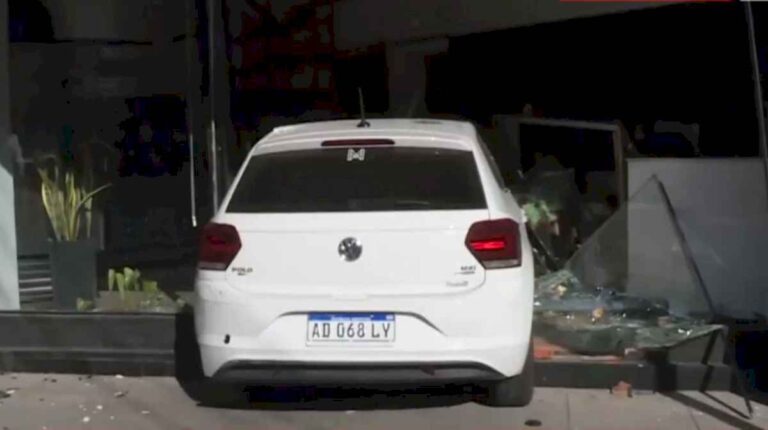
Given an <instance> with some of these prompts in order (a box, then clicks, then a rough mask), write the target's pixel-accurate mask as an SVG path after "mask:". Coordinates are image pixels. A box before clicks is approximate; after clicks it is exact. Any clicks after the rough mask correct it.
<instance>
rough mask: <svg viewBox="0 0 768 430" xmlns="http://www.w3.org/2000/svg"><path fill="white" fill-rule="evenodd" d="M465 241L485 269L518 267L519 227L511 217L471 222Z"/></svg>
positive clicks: (520, 255) (520, 256)
mask: <svg viewBox="0 0 768 430" xmlns="http://www.w3.org/2000/svg"><path fill="white" fill-rule="evenodd" d="M465 243H466V245H467V248H468V249H469V252H471V253H472V255H474V256H475V258H476V259H477V261H479V262H480V264H482V265H483V267H485V268H486V269H501V268H505V267H518V266H520V263H521V262H522V252H521V250H520V227H519V225H518V224H517V223H516V222H515V221H512V220H511V219H497V220H491V221H480V222H476V223H474V224H472V226H471V227H470V228H469V232H468V233H467V239H466V241H465Z"/></svg>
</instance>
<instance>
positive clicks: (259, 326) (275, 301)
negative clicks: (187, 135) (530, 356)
mask: <svg viewBox="0 0 768 430" xmlns="http://www.w3.org/2000/svg"><path fill="white" fill-rule="evenodd" d="M526 269H528V268H526ZM501 272H502V271H499V272H495V273H490V272H488V274H487V276H486V282H485V284H484V285H483V286H482V287H479V288H476V289H473V290H470V291H463V292H457V293H453V294H447V293H446V294H440V295H425V296H412V297H409V296H365V297H356V296H350V297H336V296H327V295H320V294H318V295H312V296H309V295H306V296H299V295H293V296H291V295H271V294H255V293H253V294H248V293H245V292H243V291H242V290H239V289H237V288H233V287H232V286H230V285H228V284H227V283H226V282H222V281H217V280H213V279H200V278H199V279H198V281H197V283H196V290H197V298H196V303H195V306H194V308H195V325H196V332H197V340H198V344H199V345H200V352H201V358H202V364H203V371H204V373H205V375H206V376H208V377H214V376H216V377H220V378H225V377H226V378H228V379H237V378H240V379H245V380H251V381H253V382H258V381H259V380H263V382H269V381H272V382H279V381H281V380H284V379H286V378H293V379H298V380H299V381H298V382H302V381H303V382H306V381H307V380H308V379H313V378H319V379H328V382H335V381H337V380H338V382H344V381H350V382H352V381H354V380H356V379H365V380H367V381H370V380H373V379H376V380H378V381H380V382H388V381H389V382H393V381H394V382H409V383H410V382H428V381H437V380H440V381H462V380H464V381H473V380H475V381H482V380H487V379H488V378H491V379H493V378H496V377H499V375H500V376H501V377H511V376H515V375H518V374H520V372H521V371H522V368H523V365H524V364H525V360H526V357H527V353H528V348H529V344H530V335H531V322H532V314H533V276H532V272H530V270H526V271H525V272H524V273H521V274H519V275H517V276H508V275H507V276H503V275H504V274H503V273H501ZM310 312H333V313H337V312H386V313H392V314H394V315H395V318H396V327H395V340H394V342H392V343H391V344H385V345H381V344H377V345H365V346H363V345H355V346H350V345H338V344H337V345H322V346H317V345H308V344H307V315H308V313H310ZM340 363H341V364H340ZM382 366H383V367H382ZM285 369H287V370H285ZM425 369H426V371H425ZM292 372H296V374H297V375H300V376H295V375H294V376H292V375H286V374H290V373H292ZM289 382H292V381H287V380H286V383H289Z"/></svg>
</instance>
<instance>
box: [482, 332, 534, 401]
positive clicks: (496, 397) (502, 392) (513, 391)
mask: <svg viewBox="0 0 768 430" xmlns="http://www.w3.org/2000/svg"><path fill="white" fill-rule="evenodd" d="M533 362H534V360H533V344H531V345H530V346H529V347H528V355H527V357H526V359H525V364H524V365H523V371H522V372H521V373H520V374H519V375H517V376H513V377H511V378H506V379H503V380H501V381H497V382H492V383H490V384H487V385H485V386H484V387H483V388H484V389H485V390H484V391H485V392H484V393H483V396H482V397H481V398H480V399H479V400H478V403H480V404H483V405H486V406H495V407H504V406H512V407H520V406H526V405H528V404H529V403H531V400H532V399H533V386H534V372H533Z"/></svg>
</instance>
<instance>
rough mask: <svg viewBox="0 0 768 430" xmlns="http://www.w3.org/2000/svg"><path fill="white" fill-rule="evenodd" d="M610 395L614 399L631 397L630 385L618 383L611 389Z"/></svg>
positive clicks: (622, 382)
mask: <svg viewBox="0 0 768 430" xmlns="http://www.w3.org/2000/svg"><path fill="white" fill-rule="evenodd" d="M611 394H613V395H614V396H616V397H632V384H629V383H627V382H624V381H619V383H618V384H616V385H614V386H613V387H612V388H611Z"/></svg>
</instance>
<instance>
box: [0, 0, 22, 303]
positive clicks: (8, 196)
mask: <svg viewBox="0 0 768 430" xmlns="http://www.w3.org/2000/svg"><path fill="white" fill-rule="evenodd" d="M8 51H9V47H8V2H7V1H6V0H0V310H16V309H19V273H18V263H17V256H16V220H15V214H14V206H15V199H14V189H13V172H14V167H13V163H14V161H13V155H12V153H11V151H10V149H9V145H8V136H9V135H10V133H11V129H10V128H11V127H10V97H9V94H8V91H9V87H8V85H9V76H8V58H9V52H8Z"/></svg>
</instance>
